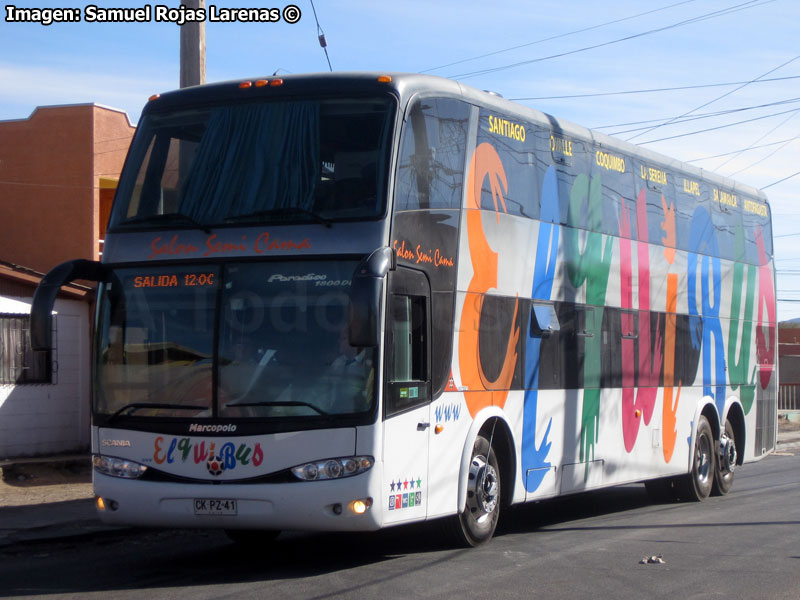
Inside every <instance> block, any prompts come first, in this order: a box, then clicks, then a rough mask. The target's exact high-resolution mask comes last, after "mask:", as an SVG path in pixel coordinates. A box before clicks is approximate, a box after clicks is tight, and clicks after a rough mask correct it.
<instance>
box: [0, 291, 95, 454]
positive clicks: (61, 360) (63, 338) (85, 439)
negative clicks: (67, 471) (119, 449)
mask: <svg viewBox="0 0 800 600" xmlns="http://www.w3.org/2000/svg"><path fill="white" fill-rule="evenodd" d="M17 300H20V301H22V302H29V301H27V299H24V298H19V299H17ZM55 310H56V312H57V313H58V315H57V317H56V327H57V329H56V338H55V339H56V345H57V347H56V352H55V353H54V356H53V361H54V362H53V370H54V375H53V380H54V381H55V382H56V383H55V384H52V385H0V459H7V458H20V457H26V456H40V455H48V454H57V453H63V452H82V451H88V448H89V415H90V398H91V396H90V385H91V379H90V369H91V366H90V358H91V350H90V345H89V324H90V316H89V305H88V304H87V303H86V302H81V301H78V300H61V299H59V300H56V304H55ZM56 369H57V372H55V371H56Z"/></svg>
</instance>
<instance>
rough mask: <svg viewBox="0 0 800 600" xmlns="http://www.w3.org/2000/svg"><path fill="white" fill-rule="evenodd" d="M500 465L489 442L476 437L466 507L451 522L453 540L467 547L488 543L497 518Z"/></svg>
mask: <svg viewBox="0 0 800 600" xmlns="http://www.w3.org/2000/svg"><path fill="white" fill-rule="evenodd" d="M501 490H502V486H501V481H500V465H499V464H498V462H497V456H496V455H495V452H494V449H493V448H490V447H489V440H487V439H486V438H485V437H483V435H479V436H478V437H477V439H476V440H475V445H474V446H473V447H472V459H471V460H470V466H469V471H468V473H467V505H466V507H465V509H464V511H463V512H462V513H460V514H459V515H457V516H456V517H455V519H454V521H453V525H454V529H455V533H456V538H457V539H458V540H459V541H460V542H461V543H463V544H465V545H468V546H479V545H481V544H483V543H485V542H488V541H489V540H490V539H491V538H492V535H494V531H495V529H496V528H497V520H498V518H499V517H500V498H501V496H500V494H501Z"/></svg>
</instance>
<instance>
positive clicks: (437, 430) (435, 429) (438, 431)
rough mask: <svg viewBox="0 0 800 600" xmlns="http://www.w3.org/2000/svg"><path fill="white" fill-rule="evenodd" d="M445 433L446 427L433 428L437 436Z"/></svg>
mask: <svg viewBox="0 0 800 600" xmlns="http://www.w3.org/2000/svg"><path fill="white" fill-rule="evenodd" d="M443 431H444V425H437V426H436V427H434V428H433V432H434V433H435V434H437V435H438V434H440V433H442V432H443Z"/></svg>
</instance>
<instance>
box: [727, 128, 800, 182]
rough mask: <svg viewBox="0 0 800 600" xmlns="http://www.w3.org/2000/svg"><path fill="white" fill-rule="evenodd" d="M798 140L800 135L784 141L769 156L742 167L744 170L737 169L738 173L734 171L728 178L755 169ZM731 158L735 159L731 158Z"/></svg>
mask: <svg viewBox="0 0 800 600" xmlns="http://www.w3.org/2000/svg"><path fill="white" fill-rule="evenodd" d="M770 133H771V132H770ZM798 138H800V134H798V135H796V136H795V137H794V138H792V139H791V140H787V141H786V143H784V144H783V145H782V146H780V147H779V148H776V149H775V150H773V151H772V152H770V153H769V154H767V155H766V156H764V157H762V158H760V159H759V160H757V161H756V162H754V163H752V164H749V165H747V166H746V167H744V168H742V169H739V170H738V171H734V172H733V173H730V174H729V175H728V177H733V176H734V175H738V174H739V173H743V172H745V171H747V170H749V169H752V168H753V167H755V166H756V165H760V164H761V163H762V162H764V161H765V160H767V159H769V158H772V157H773V156H775V155H776V154H777V153H778V152H780V151H781V150H783V149H784V148H785V147H786V146H788V145H789V144H791V143H792V142H793V141H795V140H796V139H798ZM762 139H763V138H762ZM747 149H748V150H749V148H747ZM732 158H736V157H732Z"/></svg>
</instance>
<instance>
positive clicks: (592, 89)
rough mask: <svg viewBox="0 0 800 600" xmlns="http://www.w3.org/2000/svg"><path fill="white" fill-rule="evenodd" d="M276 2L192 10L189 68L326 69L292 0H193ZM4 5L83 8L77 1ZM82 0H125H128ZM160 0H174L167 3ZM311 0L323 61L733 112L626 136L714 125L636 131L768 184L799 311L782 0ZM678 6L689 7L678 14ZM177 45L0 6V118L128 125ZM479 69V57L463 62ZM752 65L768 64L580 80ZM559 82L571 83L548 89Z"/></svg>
mask: <svg viewBox="0 0 800 600" xmlns="http://www.w3.org/2000/svg"><path fill="white" fill-rule="evenodd" d="M290 3H294V4H296V5H297V6H298V7H299V8H300V10H301V11H302V17H301V19H300V21H299V22H298V23H296V24H294V25H290V24H288V23H285V22H279V23H252V24H246V23H220V22H213V23H212V22H207V23H206V43H207V80H208V81H221V80H227V79H238V78H253V77H257V76H264V75H271V74H272V73H274V72H275V71H276V70H278V69H280V72H281V73H287V72H291V73H306V72H315V71H326V70H328V63H327V62H326V59H325V55H324V53H323V51H322V49H321V48H320V46H319V44H318V42H317V24H316V22H315V20H314V14H313V12H312V9H311V4H310V1H309V0H291V1H290V2H284V3H265V2H253V1H250V0H231V1H221V2H212V1H210V0H207V4H208V5H210V4H214V5H215V6H216V7H218V8H253V7H261V8H263V7H275V8H279V9H283V7H285V6H286V5H288V4H290ZM9 4H10V2H8V0H7V1H6V3H4V5H3V6H4V7H5V6H8V5H9ZM13 4H14V5H15V6H17V7H19V8H48V7H49V8H54V7H74V8H79V9H81V11H83V10H84V9H85V7H86V6H87V5H88V4H90V2H84V3H81V2H71V1H67V2H47V1H44V0H43V1H41V2H15V3H13ZM94 4H95V5H97V6H100V7H103V8H138V7H143V6H145V4H146V3H145V2H144V1H140V2H136V1H133V2H131V1H126V0H115V1H111V2H103V1H98V2H95V3H94ZM162 4H164V5H166V6H168V7H176V6H177V5H178V2H177V1H175V0H167V1H165V2H163V3H162ZM315 6H316V12H317V16H318V18H319V22H320V25H321V27H322V30H323V31H324V33H325V36H326V39H327V42H328V52H329V55H330V60H331V63H332V66H333V68H334V69H335V70H339V71H345V70H348V71H349V70H378V71H410V72H420V71H427V72H430V73H432V74H437V75H441V76H446V77H452V78H455V79H458V80H460V81H463V82H464V83H467V84H470V85H472V86H475V87H478V88H481V89H491V90H494V91H497V92H499V93H500V94H502V95H503V96H505V97H506V98H510V99H520V98H536V99H531V100H521V102H522V103H523V104H527V105H529V106H532V107H535V108H538V109H540V110H543V111H545V112H549V113H552V114H554V115H556V116H559V117H561V118H564V119H568V120H571V121H574V122H576V123H579V124H581V125H585V126H587V127H592V128H600V127H601V128H602V129H601V131H604V132H606V133H615V132H620V131H623V130H627V129H632V128H635V127H641V126H642V125H622V124H624V123H632V122H637V123H638V122H645V121H648V122H649V121H657V120H662V121H663V120H666V119H671V118H674V117H679V116H683V115H685V114H686V113H689V112H690V111H694V112H692V116H698V115H707V114H708V113H712V112H720V111H731V110H737V111H738V112H733V113H730V112H728V113H727V114H722V115H718V116H714V117H704V118H701V119H697V120H692V121H688V122H682V123H676V124H671V125H667V126H662V127H660V128H658V129H657V130H654V131H651V132H649V133H644V134H642V135H640V136H639V137H637V138H636V139H634V140H632V141H633V142H635V143H642V142H649V141H651V140H657V139H661V138H666V137H672V136H676V135H682V134H687V133H693V132H697V131H699V130H703V129H710V128H716V129H714V130H713V131H708V132H705V133H699V134H695V135H683V137H677V138H673V139H669V140H662V141H656V142H653V143H648V144H646V145H647V147H648V148H651V149H653V150H656V151H658V152H663V153H665V154H667V155H670V156H673V157H675V158H678V159H680V160H687V161H689V160H691V161H696V162H694V163H693V164H696V165H698V166H700V167H702V168H705V169H709V170H713V171H717V172H719V173H720V174H722V175H727V176H731V175H732V176H733V177H734V178H735V179H737V180H740V181H742V182H744V183H747V184H749V185H752V186H754V187H759V188H762V187H765V186H769V187H767V189H765V192H766V193H767V195H768V196H769V198H770V202H771V205H772V212H773V219H774V234H775V236H776V237H775V255H776V260H777V263H776V264H777V268H778V298H779V303H778V316H779V318H780V319H781V320H784V319H788V318H795V317H800V227H798V224H800V176H796V177H793V178H790V179H787V180H786V181H784V182H782V183H777V184H775V185H771V184H774V183H775V182H777V181H779V180H781V179H783V178H785V177H789V176H790V175H793V174H794V173H797V172H798V171H800V93H798V90H800V86H798V83H799V82H800V45H798V44H797V43H796V40H797V24H798V23H800V2H798V1H797V0H750V1H748V0H688V1H684V2H681V1H680V0H653V1H651V2H646V3H645V2H641V1H640V0H616V1H615V2H596V1H594V0H537V1H536V2H520V1H516V2H514V1H510V0H494V1H493V2H476V1H472V0H458V1H456V0H438V1H435V2H434V1H431V0H426V1H421V0H406V1H404V2H397V3H390V2H376V1H374V0H372V1H367V0H336V1H333V0H316V1H315ZM659 9H663V10H659ZM645 12H648V13H649V14H644V15H642V14H641V13H645ZM636 15H640V16H636ZM5 16H6V11H5V9H4V11H3V17H5ZM631 17H632V18H631ZM687 20H692V22H690V23H683V22H685V21H687ZM614 21H616V22H615V23H611V24H607V23H610V22H614ZM624 38H630V39H624ZM618 40H621V41H618ZM178 44H179V27H178V26H177V25H175V24H172V23H159V22H155V21H151V22H148V23H86V22H80V23H60V24H53V25H50V26H46V27H45V26H42V25H39V24H22V23H9V22H5V21H4V20H0V120H3V119H20V118H27V117H28V116H29V115H30V114H31V112H32V111H33V110H34V109H35V107H36V106H45V105H53V104H72V103H82V102H96V103H98V104H103V105H106V106H110V107H113V108H118V109H122V110H124V111H126V112H127V113H128V115H129V118H130V119H131V121H132V122H133V123H136V121H137V120H138V118H139V112H140V109H141V106H142V105H143V104H144V102H145V101H146V99H147V98H148V97H149V96H150V95H152V94H153V93H156V92H162V91H166V90H169V89H173V88H176V87H178V75H179V73H178V49H179V45H178ZM509 48H515V49H513V50H508V49H509ZM585 48H589V49H587V50H583V49H585ZM487 54H491V55H490V56H484V57H483V58H481V59H477V60H468V59H472V58H474V57H477V56H483V55H487ZM556 55H561V56H556ZM795 57H798V58H797V60H794V61H793V62H791V61H792V59H795ZM460 61H465V62H460ZM452 63H457V64H452ZM518 63H522V64H518ZM446 65H450V66H446ZM510 65H517V66H514V67H510ZM782 65H783V66H782ZM440 67H441V68H440ZM778 67H780V68H778ZM483 70H491V72H488V73H483V74H474V73H475V72H478V71H483ZM762 77H763V79H779V80H777V81H769V82H758V83H750V84H749V85H744V86H741V83H740V85H728V86H716V87H694V88H693V89H684V90H674V91H660V92H648V93H635V94H616V95H604V96H586V95H587V94H598V93H611V92H629V91H636V90H652V89H663V88H675V87H686V86H708V85H709V84H729V83H734V82H749V81H753V80H755V79H758V78H762ZM740 86H741V89H737V88H738V87H740ZM724 94H728V95H727V96H725V97H723V98H720V97H721V96H723V95H724ZM568 95H580V96H582V97H578V98H558V99H554V98H552V97H554V96H568ZM707 103H709V104H708V105H707V106H703V105H705V104H707ZM776 103H781V104H776ZM763 105H770V106H763ZM759 106H760V107H761V108H753V107H759ZM700 107H702V108H700ZM739 109H747V110H739ZM778 113H780V114H778ZM756 118H758V120H753V119H756ZM746 120H749V122H747V123H740V124H738V125H733V126H727V125H730V124H732V123H735V122H739V121H746ZM652 124H655V123H651V125H652ZM607 126H612V127H607ZM722 126H726V127H722ZM720 127H722V128H720ZM635 133H636V132H630V133H623V134H620V137H622V138H624V139H627V138H630V137H631V136H633V135H635ZM755 146H758V147H757V148H755ZM751 147H753V148H751ZM747 148H750V149H748V150H747V151H745V152H742V153H741V154H736V155H728V156H724V157H718V158H711V159H707V157H713V156H717V155H720V154H726V153H730V152H733V151H738V150H742V149H747ZM697 159H705V160H699V161H698V160H697ZM793 300H794V302H793Z"/></svg>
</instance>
